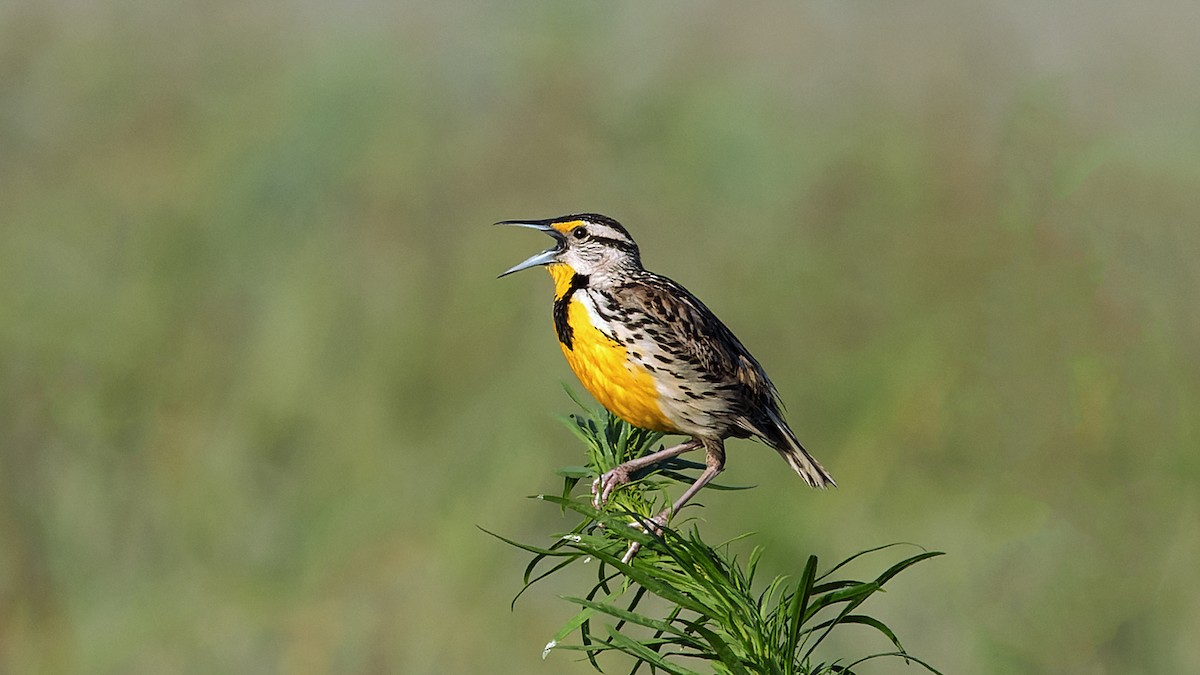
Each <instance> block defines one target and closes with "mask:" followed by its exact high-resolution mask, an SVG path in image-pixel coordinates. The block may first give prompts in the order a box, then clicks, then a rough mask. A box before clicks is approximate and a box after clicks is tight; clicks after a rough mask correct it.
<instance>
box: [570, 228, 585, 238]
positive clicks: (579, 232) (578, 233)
mask: <svg viewBox="0 0 1200 675" xmlns="http://www.w3.org/2000/svg"><path fill="white" fill-rule="evenodd" d="M571 235H572V236H574V237H575V238H576V239H583V238H584V237H586V236H587V235H588V231H587V228H586V227H582V226H581V227H577V228H575V229H574V230H571Z"/></svg>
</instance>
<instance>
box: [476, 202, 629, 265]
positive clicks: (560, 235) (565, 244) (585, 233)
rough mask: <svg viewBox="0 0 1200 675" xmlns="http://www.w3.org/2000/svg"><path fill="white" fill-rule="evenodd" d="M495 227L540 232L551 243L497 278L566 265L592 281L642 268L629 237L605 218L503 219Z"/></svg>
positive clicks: (613, 221)
mask: <svg viewBox="0 0 1200 675" xmlns="http://www.w3.org/2000/svg"><path fill="white" fill-rule="evenodd" d="M496 224H497V225H514V226H516V227H528V228H531V229H534V230H541V231H542V232H545V233H546V234H548V235H550V236H551V237H553V238H554V242H555V244H554V246H552V247H550V248H548V249H546V250H545V251H542V252H541V253H538V254H537V255H533V256H530V257H529V258H528V259H526V260H525V261H524V262H521V263H518V264H516V265H513V266H512V267H510V268H509V269H508V270H506V271H505V272H504V273H503V274H501V275H500V276H505V275H508V274H512V273H513V272H520V271H521V270H523V269H528V268H530V267H537V266H539V265H566V266H567V267H569V268H570V269H571V270H572V271H573V272H575V273H576V274H583V275H587V276H589V277H592V278H603V277H607V276H615V275H618V274H621V273H622V272H627V271H630V270H637V269H641V267H642V260H641V256H640V254H639V253H638V247H637V244H636V243H634V241H633V237H630V236H629V232H627V231H626V230H625V228H624V227H623V226H622V225H621V224H620V223H618V222H617V221H615V220H613V219H612V218H609V217H608V216H602V215H599V214H597V213H579V214H575V215H570V216H562V217H561V218H548V219H546V220H504V221H501V222H499V223H496Z"/></svg>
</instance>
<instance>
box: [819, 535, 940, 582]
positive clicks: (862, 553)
mask: <svg viewBox="0 0 1200 675" xmlns="http://www.w3.org/2000/svg"><path fill="white" fill-rule="evenodd" d="M896 546H916V547H917V548H921V547H920V546H917V545H916V544H910V543H908V542H903V541H897V542H893V543H891V544H884V545H883V546H876V547H875V548H869V549H867V550H865V551H859V552H858V553H855V554H854V555H852V556H850V557H849V558H846V559H845V560H843V561H841V562H840V563H838V564H836V565H834V566H833V567H832V568H830V569H829V571H827V572H825V573H824V574H822V575H821V576H819V577H817V581H820V580H821V579H824V578H825V577H827V576H829V575H831V574H833V573H834V572H836V571H838V570H840V569H841V568H843V567H845V566H846V565H849V564H850V563H852V562H854V561H855V560H858V559H859V558H861V557H863V556H865V555H869V554H871V553H875V552H876V551H882V550H884V549H888V548H894V547H896ZM922 550H924V549H922Z"/></svg>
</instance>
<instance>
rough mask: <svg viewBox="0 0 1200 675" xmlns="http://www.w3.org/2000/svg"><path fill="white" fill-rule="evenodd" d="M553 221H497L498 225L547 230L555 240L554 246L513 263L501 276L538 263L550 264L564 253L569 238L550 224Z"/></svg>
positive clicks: (535, 265)
mask: <svg viewBox="0 0 1200 675" xmlns="http://www.w3.org/2000/svg"><path fill="white" fill-rule="evenodd" d="M551 222H553V221H550V220H502V221H500V222H498V223H496V224H497V225H512V226H514V227H528V228H529V229H531V230H540V231H542V232H545V233H546V234H548V235H550V236H551V237H554V241H555V244H554V246H553V247H552V248H548V249H546V250H545V251H542V252H541V253H538V254H536V255H532V256H529V257H528V258H526V259H525V260H524V261H523V262H519V263H517V264H516V265H513V266H512V267H510V268H508V269H507V270H505V271H504V273H503V274H501V275H500V276H501V277H505V276H508V275H510V274H512V273H513V272H520V271H521V270H524V269H529V268H530V267H537V266H538V265H549V264H550V263H552V262H554V260H555V259H556V258H557V257H558V254H559V253H562V251H563V249H564V248H565V247H566V244H567V238H566V237H564V236H563V235H562V233H561V232H559V231H558V230H556V229H554V228H553V227H551V226H550V223H551ZM496 278H497V279H499V278H500V277H496Z"/></svg>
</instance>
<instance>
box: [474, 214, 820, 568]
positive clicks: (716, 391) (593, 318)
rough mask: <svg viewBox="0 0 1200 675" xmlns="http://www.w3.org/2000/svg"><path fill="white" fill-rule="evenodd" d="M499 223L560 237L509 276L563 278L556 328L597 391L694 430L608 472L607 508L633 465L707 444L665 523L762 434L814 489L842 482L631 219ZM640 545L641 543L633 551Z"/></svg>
mask: <svg viewBox="0 0 1200 675" xmlns="http://www.w3.org/2000/svg"><path fill="white" fill-rule="evenodd" d="M497 225H515V226H518V227H528V228H532V229H535V230H541V231H542V232H545V233H546V234H548V235H550V236H551V237H553V238H554V240H555V245H554V246H553V247H552V248H549V249H547V250H545V251H542V252H541V253H538V254H537V255H534V256H531V257H530V258H529V259H527V260H525V261H524V262H522V263H520V264H517V265H515V266H513V267H512V268H510V269H508V270H507V271H505V272H504V273H503V274H501V275H500V276H502V277H503V276H506V275H508V274H512V273H513V272H518V271H520V270H524V269H528V268H530V267H536V266H539V265H545V266H546V267H547V269H548V270H549V272H550V276H551V277H552V278H553V279H554V331H555V333H556V334H557V335H558V342H559V345H560V346H561V347H562V352H563V355H565V356H566V357H567V363H568V364H570V366H571V370H573V371H574V372H575V375H576V376H577V377H578V378H579V380H580V382H582V383H583V386H584V387H585V388H587V390H588V391H589V392H590V393H591V394H592V396H593V397H595V398H596V400H597V401H599V402H600V403H601V405H603V406H604V407H605V408H608V409H609V410H611V411H612V412H613V413H614V414H616V415H617V416H618V417H620V418H622V419H624V420H625V421H627V422H629V423H630V424H632V425H634V426H637V427H642V428H644V429H652V430H656V431H662V432H666V433H669V434H683V435H686V436H690V437H691V438H690V439H689V440H687V441H685V442H683V443H680V444H679V445H676V446H674V447H670V448H667V449H664V450H660V451H658V452H654V453H651V454H648V455H645V456H643V457H639V458H636V459H633V460H631V461H628V462H625V463H624V464H621V465H620V466H618V467H616V468H615V469H613V470H611V471H609V472H607V473H605V474H604V475H603V476H600V477H599V478H597V479H596V480H595V482H593V484H592V493H593V495H594V497H593V499H594V503H595V505H596V507H597V508H599V507H600V506H601V505H603V504H604V502H605V501H607V500H608V498H609V496H610V495H611V494H612V491H613V490H614V489H615V488H617V487H618V486H620V485H623V484H625V483H627V482H629V480H630V476H631V475H632V474H633V473H634V472H636V471H639V470H641V469H644V468H646V467H648V466H651V465H653V464H656V463H658V462H661V461H663V460H665V459H668V458H671V457H675V456H677V455H680V454H683V453H685V452H688V451H689V450H696V449H699V448H704V452H705V455H706V457H705V465H706V466H705V469H704V471H703V472H702V473H701V474H700V476H699V477H698V478H697V479H696V481H695V482H694V483H693V484H692V485H691V486H690V487H689V488H688V489H687V490H685V491H684V493H683V494H682V495H681V496H680V497H679V499H678V500H676V501H675V503H674V504H672V505H671V506H670V507H668V508H667V509H666V510H664V511H663V512H662V513H660V514H659V515H658V516H656V517H655V519H654V520H655V522H656V523H657V524H658V525H665V524H666V522H667V519H669V518H670V517H671V515H672V514H673V513H675V512H677V511H679V509H680V508H681V507H682V506H683V505H684V504H685V503H686V502H687V501H688V500H689V499H691V498H692V497H693V496H694V495H695V494H696V493H697V492H698V491H700V489H701V488H703V487H704V486H705V484H707V483H708V482H709V481H711V480H712V479H713V477H715V476H716V475H717V474H718V473H720V471H721V470H722V469H723V468H724V466H725V444H724V441H725V439H726V438H729V437H734V438H750V437H753V438H758V439H760V440H761V441H763V442H764V443H766V444H767V445H769V446H771V447H772V448H774V449H775V450H776V451H778V452H779V454H780V455H781V456H782V457H783V458H784V459H785V460H787V463H788V464H789V465H790V466H791V467H792V468H793V469H794V470H795V471H796V473H798V474H800V477H801V478H803V479H804V480H805V482H807V483H808V484H809V485H811V486H813V487H821V488H824V487H827V486H830V485H835V483H834V482H833V478H831V477H830V475H829V473H828V472H826V471H825V469H824V468H822V467H821V464H820V463H819V462H817V460H816V459H814V458H813V457H812V455H810V454H808V451H807V450H805V449H804V446H802V445H800V441H798V440H797V439H796V435H795V434H794V433H792V430H791V429H790V428H789V427H788V425H787V422H785V421H784V419H783V414H782V412H781V407H782V406H781V403H780V399H779V392H778V391H776V389H775V385H773V384H772V383H771V380H770V379H769V378H768V377H767V374H766V372H764V371H763V368H762V366H761V365H759V363H758V361H757V360H755V358H754V357H753V356H751V355H750V352H749V351H747V349H746V348H745V347H744V346H743V345H742V343H741V341H739V340H738V339H737V337H735V336H734V334H733V333H732V332H731V331H730V330H729V329H728V328H726V327H725V324H724V323H722V322H721V320H720V319H718V318H717V317H716V315H714V314H713V313H712V311H710V310H709V309H708V307H705V306H704V303H702V302H700V300H699V299H698V298H696V296H694V295H692V294H691V293H689V292H688V290H687V289H685V288H684V287H683V286H681V285H679V284H677V283H675V282H674V281H672V280H670V279H668V278H666V277H664V276H661V275H658V274H655V273H653V272H650V271H648V270H646V269H645V268H644V267H642V261H641V255H640V253H639V251H638V246H637V244H636V243H634V241H633V238H632V237H630V236H629V232H628V231H627V230H626V229H625V228H624V227H623V226H622V225H621V224H620V223H618V222H617V221H615V220H613V219H612V218H609V217H607V216H602V215H599V214H595V213H583V214H575V215H569V216H563V217H561V218H548V219H546V220H506V221H502V222H500V223H497ZM634 552H636V547H634V548H632V549H631V551H630V553H629V554H628V555H627V556H626V557H627V558H629V557H631V556H632V554H633V553H634Z"/></svg>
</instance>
